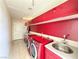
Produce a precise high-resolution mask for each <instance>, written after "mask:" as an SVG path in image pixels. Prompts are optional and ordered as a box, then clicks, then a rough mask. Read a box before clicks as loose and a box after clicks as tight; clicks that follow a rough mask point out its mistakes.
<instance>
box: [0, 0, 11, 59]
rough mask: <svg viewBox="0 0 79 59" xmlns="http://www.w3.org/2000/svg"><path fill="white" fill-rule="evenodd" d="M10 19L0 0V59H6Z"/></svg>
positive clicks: (9, 37) (8, 46) (8, 45)
mask: <svg viewBox="0 0 79 59" xmlns="http://www.w3.org/2000/svg"><path fill="white" fill-rule="evenodd" d="M9 25H11V24H10V18H9V14H8V11H7V9H6V6H5V4H4V2H3V0H0V59H8V55H9V49H10V39H11V36H10V31H11V30H10V29H11V28H10V26H9Z"/></svg>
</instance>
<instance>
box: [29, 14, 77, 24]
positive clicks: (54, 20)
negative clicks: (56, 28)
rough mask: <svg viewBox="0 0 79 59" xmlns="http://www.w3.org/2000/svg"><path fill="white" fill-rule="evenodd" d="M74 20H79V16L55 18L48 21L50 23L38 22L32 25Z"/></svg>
mask: <svg viewBox="0 0 79 59" xmlns="http://www.w3.org/2000/svg"><path fill="white" fill-rule="evenodd" d="M74 18H78V14H74V15H69V16H65V17H59V18H55V19H52V20H48V21H43V22H38V23H35V24H31V25H40V24H45V23H51V22H56V21H62V20H70V19H74Z"/></svg>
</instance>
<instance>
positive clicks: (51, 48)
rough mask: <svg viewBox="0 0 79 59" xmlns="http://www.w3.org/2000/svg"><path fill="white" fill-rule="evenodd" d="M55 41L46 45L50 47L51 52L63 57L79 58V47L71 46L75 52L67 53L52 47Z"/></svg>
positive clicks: (63, 58) (68, 58) (66, 58)
mask: <svg viewBox="0 0 79 59" xmlns="http://www.w3.org/2000/svg"><path fill="white" fill-rule="evenodd" d="M54 43H55V42H51V43H49V44H47V45H45V47H46V48H47V49H49V50H50V51H51V52H53V53H55V54H57V55H58V56H60V57H61V58H62V59H78V58H77V57H78V48H77V47H73V46H69V47H70V48H71V49H72V50H73V53H71V54H67V53H64V52H61V51H59V50H56V49H55V48H54V47H52V44H54Z"/></svg>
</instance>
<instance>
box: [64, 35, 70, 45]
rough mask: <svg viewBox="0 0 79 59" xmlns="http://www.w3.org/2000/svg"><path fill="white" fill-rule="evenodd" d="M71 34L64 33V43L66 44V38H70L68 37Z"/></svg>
mask: <svg viewBox="0 0 79 59" xmlns="http://www.w3.org/2000/svg"><path fill="white" fill-rule="evenodd" d="M69 36H70V34H67V35H64V42H63V43H64V44H66V39H68V37H69Z"/></svg>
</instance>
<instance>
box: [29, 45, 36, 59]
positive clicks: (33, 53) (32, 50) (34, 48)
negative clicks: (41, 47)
mask: <svg viewBox="0 0 79 59" xmlns="http://www.w3.org/2000/svg"><path fill="white" fill-rule="evenodd" d="M30 52H31V53H30V54H31V56H32V59H37V49H36V46H35V44H34V43H31V50H30Z"/></svg>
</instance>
